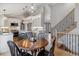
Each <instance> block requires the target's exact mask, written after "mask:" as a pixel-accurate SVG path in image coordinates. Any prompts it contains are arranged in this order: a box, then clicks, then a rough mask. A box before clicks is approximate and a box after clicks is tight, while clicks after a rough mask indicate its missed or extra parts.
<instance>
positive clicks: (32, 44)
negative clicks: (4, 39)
mask: <svg viewBox="0 0 79 59" xmlns="http://www.w3.org/2000/svg"><path fill="white" fill-rule="evenodd" d="M16 45H17V46H18V47H19V48H20V49H24V50H26V51H32V52H33V53H34V54H35V55H36V50H38V49H42V48H45V46H47V45H48V41H47V40H46V39H38V40H36V41H31V40H29V39H23V40H19V41H17V42H16Z"/></svg>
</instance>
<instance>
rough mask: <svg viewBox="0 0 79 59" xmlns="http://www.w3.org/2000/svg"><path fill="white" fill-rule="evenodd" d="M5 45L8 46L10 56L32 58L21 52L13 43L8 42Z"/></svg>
mask: <svg viewBox="0 0 79 59" xmlns="http://www.w3.org/2000/svg"><path fill="white" fill-rule="evenodd" d="M7 44H8V46H9V49H10V52H11V56H32V55H31V54H29V53H27V52H22V51H21V50H20V49H19V48H18V47H17V45H16V44H15V43H14V42H13V41H8V42H7Z"/></svg>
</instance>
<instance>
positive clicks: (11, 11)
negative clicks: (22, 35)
mask: <svg viewBox="0 0 79 59" xmlns="http://www.w3.org/2000/svg"><path fill="white" fill-rule="evenodd" d="M30 5H31V3H30V4H29V3H0V15H2V14H4V12H3V9H6V11H5V14H6V15H7V16H8V17H16V16H20V15H23V14H24V13H25V11H23V8H24V7H25V6H30ZM34 5H35V6H37V5H41V6H42V5H43V4H40V3H39V4H34ZM51 5H54V4H51ZM28 9H29V8H27V9H26V10H27V13H26V14H27V16H28V15H29V12H28Z"/></svg>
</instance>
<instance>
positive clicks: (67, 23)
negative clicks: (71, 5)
mask: <svg viewBox="0 0 79 59" xmlns="http://www.w3.org/2000/svg"><path fill="white" fill-rule="evenodd" d="M76 27H77V22H75V20H74V9H72V11H70V12H69V13H68V14H67V16H66V17H65V18H64V19H63V20H61V21H60V22H59V23H58V24H56V25H55V26H54V27H53V28H51V32H52V35H54V34H55V32H56V31H57V33H56V34H57V40H59V39H60V38H62V37H63V36H65V35H66V34H64V33H69V32H70V31H72V30H73V29H75V28H76ZM60 34H61V35H60ZM67 35H68V37H66V38H67V40H68V44H70V43H69V42H71V41H69V39H70V38H72V39H74V38H73V37H78V35H77V36H76V35H74V36H73V34H71V35H70V34H67ZM72 39H71V40H72ZM64 40H65V39H64ZM74 40H75V42H74V41H73V43H72V44H71V46H73V48H72V49H75V50H72V49H71V47H69V46H70V45H67V46H66V48H67V50H63V49H61V48H59V46H61V43H58V42H57V44H58V47H56V51H57V50H58V51H59V52H62V51H63V52H62V54H61V53H58V52H56V51H55V53H58V54H61V55H66V56H67V55H78V54H76V52H77V51H76V49H78V48H77V47H76V45H75V46H74V45H73V44H76V41H77V40H76V38H75V39H74ZM66 44H67V43H66ZM56 55H57V54H56Z"/></svg>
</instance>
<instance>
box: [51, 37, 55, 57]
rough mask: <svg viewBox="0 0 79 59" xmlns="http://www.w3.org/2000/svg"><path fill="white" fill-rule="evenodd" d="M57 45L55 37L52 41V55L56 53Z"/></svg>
mask: <svg viewBox="0 0 79 59" xmlns="http://www.w3.org/2000/svg"><path fill="white" fill-rule="evenodd" d="M55 45H56V37H54V40H53V42H52V47H51V48H50V56H51V55H54V50H55Z"/></svg>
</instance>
